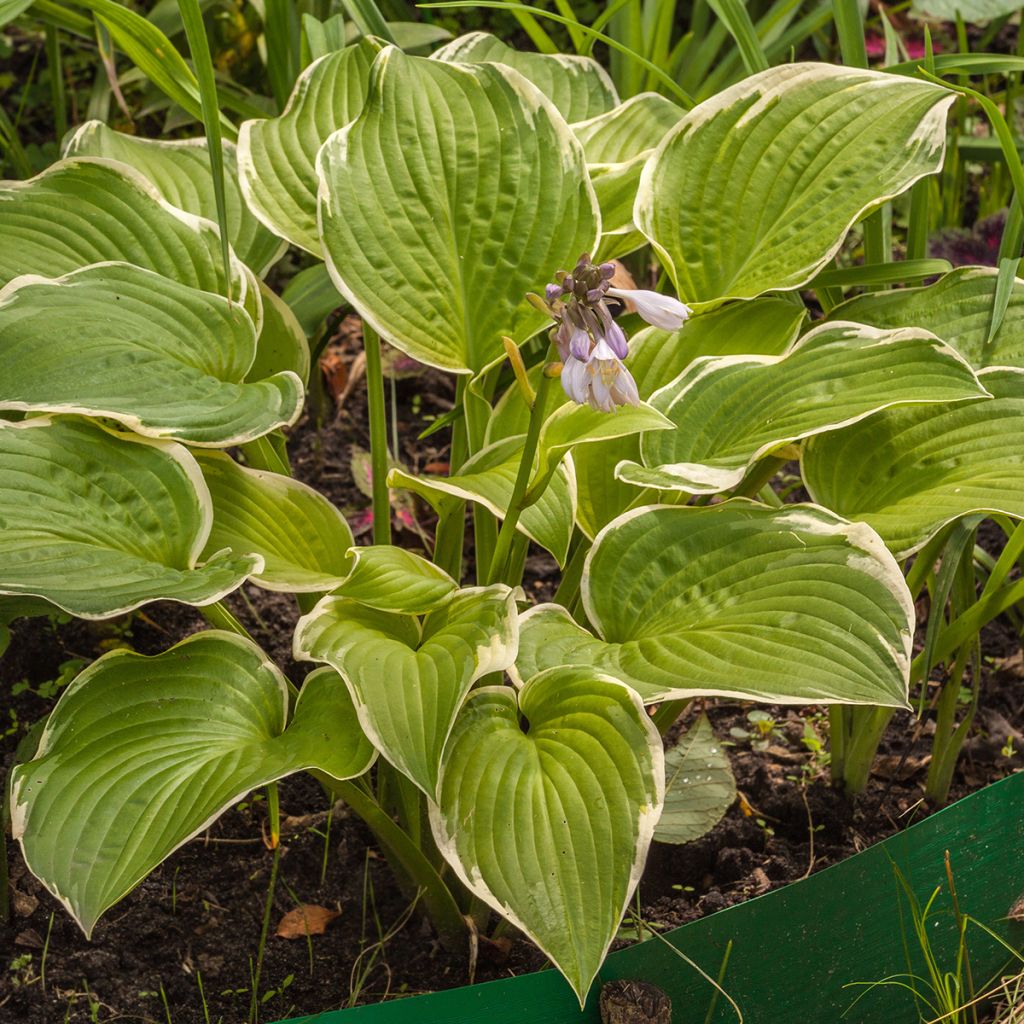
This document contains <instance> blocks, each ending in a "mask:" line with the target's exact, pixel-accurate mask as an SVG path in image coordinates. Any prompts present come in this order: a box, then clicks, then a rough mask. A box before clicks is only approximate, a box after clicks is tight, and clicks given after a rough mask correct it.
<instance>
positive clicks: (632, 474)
mask: <svg viewBox="0 0 1024 1024" xmlns="http://www.w3.org/2000/svg"><path fill="white" fill-rule="evenodd" d="M985 397H988V392H987V391H985V389H984V388H983V387H982V386H981V384H979V383H978V379H977V377H975V375H974V372H973V371H972V370H971V368H970V366H969V365H968V364H967V362H966V361H964V360H963V359H962V358H961V357H960V356H959V355H958V354H957V353H956V352H955V351H954V350H953V349H952V348H950V347H949V346H948V345H947V344H946V343H945V342H942V341H940V340H939V339H938V338H936V337H935V336H934V335H932V334H929V333H928V332H927V331H921V330H916V329H913V328H910V329H902V330H896V331H879V330H876V329H875V328H873V327H863V326H861V325H859V324H851V323H842V322H837V323H828V324H824V325H822V326H820V327H817V328H815V329H814V330H813V331H810V332H808V333H807V334H805V335H804V336H803V337H802V338H801V339H800V340H799V341H798V342H797V343H796V345H794V346H793V348H791V349H790V350H789V351H788V352H787V353H786V354H785V355H782V356H724V357H719V358H717V359H715V358H711V359H701V360H698V361H697V362H695V363H693V364H691V365H690V367H689V368H687V369H686V370H684V371H683V372H682V373H681V374H680V375H679V377H677V378H676V380H674V381H673V382H672V383H671V384H668V385H666V386H665V387H663V388H661V389H660V390H659V391H657V392H655V394H654V395H653V396H652V397H651V404H652V405H653V406H654V407H655V408H656V409H658V410H660V411H661V412H663V413H664V414H665V415H666V416H667V417H668V418H669V419H670V420H671V421H672V422H673V424H675V428H676V429H675V430H672V431H667V430H666V431H658V432H656V433H651V434H646V435H644V437H642V438H641V440H640V452H641V455H642V457H643V465H640V464H638V463H636V462H623V463H621V464H620V465H619V466H618V467H616V470H615V475H616V477H617V478H618V479H619V480H623V481H625V482H626V483H630V484H633V485H634V486H636V487H651V488H655V489H657V490H662V491H672V490H676V491H685V492H688V493H690V494H719V493H721V492H722V491H728V490H730V489H732V488H733V487H736V486H737V485H738V484H739V483H740V481H741V480H742V479H743V477H744V476H745V475H746V473H747V471H748V470H749V469H750V468H751V466H753V465H754V463H755V462H757V460H758V459H760V458H762V457H763V456H765V455H768V454H769V453H771V452H772V451H775V450H776V449H777V448H779V447H781V446H783V445H786V444H790V443H792V442H794V441H800V440H803V439H804V438H807V437H811V436H812V435H814V434H821V433H824V432H826V431H829V430H840V429H842V428H844V427H847V426H850V425H851V424H853V423H856V422H858V421H859V420H862V419H864V418H865V417H866V416H870V415H871V414H872V413H874V412H878V411H879V410H881V409H886V408H889V407H890V406H894V405H905V404H911V403H920V402H956V401H961V400H965V399H972V398H985Z"/></svg>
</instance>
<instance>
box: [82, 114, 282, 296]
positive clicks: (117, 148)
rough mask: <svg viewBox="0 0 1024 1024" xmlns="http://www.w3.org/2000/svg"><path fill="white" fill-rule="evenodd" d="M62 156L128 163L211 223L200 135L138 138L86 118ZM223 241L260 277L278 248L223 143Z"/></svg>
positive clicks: (213, 206)
mask: <svg viewBox="0 0 1024 1024" xmlns="http://www.w3.org/2000/svg"><path fill="white" fill-rule="evenodd" d="M64 155H65V156H68V157H75V156H90V157H104V158H106V159H109V160H114V161H118V162H120V163H122V164H127V165H128V166H129V167H133V168H134V169H135V170H136V171H138V172H139V173H140V174H142V175H143V176H145V177H146V178H147V179H149V181H150V182H152V184H153V186H154V187H155V188H156V190H157V192H159V193H160V195H161V196H162V197H163V198H164V199H165V200H167V202H168V203H170V204H171V205H172V206H176V207H178V209H179V210H185V211H186V212H187V213H194V214H198V215H199V216H200V217H205V218H206V219H207V220H209V221H212V222H213V223H215V224H216V223H217V203H216V200H215V199H214V191H213V176H212V175H211V173H210V151H209V147H208V145H207V141H206V139H205V138H198V139H140V138H136V137H135V136H132V135H125V134H124V133H123V132H116V131H114V130H113V129H112V128H108V127H107V126H106V125H105V124H104V123H103V122H102V121H86V123H85V124H83V125H82V126H81V127H80V128H78V129H77V130H76V131H75V133H74V134H73V135H72V136H71V138H70V139H69V140H68V142H67V145H66V146H65V147H64ZM224 158H225V159H224V169H225V172H226V173H225V176H224V185H225V199H226V200H227V214H228V241H230V242H231V247H232V249H234V251H235V254H236V255H237V256H238V258H239V259H240V260H241V261H242V262H243V263H245V264H247V265H248V266H250V267H251V268H252V269H253V270H254V271H255V272H256V273H257V274H258V275H260V276H261V277H262V275H263V274H264V273H266V271H267V269H268V268H269V267H270V265H271V264H272V263H274V262H275V261H276V260H277V259H278V258H279V257H280V256H281V255H282V253H283V252H284V245H283V243H282V242H281V240H280V239H279V238H278V237H277V236H276V235H274V234H273V233H272V232H270V231H268V230H267V229H266V228H265V227H264V226H263V225H262V224H260V222H259V221H258V220H256V218H255V217H254V216H253V215H252V213H251V212H250V211H249V208H248V207H247V206H246V205H245V200H244V199H243V198H242V194H241V192H240V191H239V187H238V169H237V165H236V158H235V146H234V143H231V142H227V141H225V142H224Z"/></svg>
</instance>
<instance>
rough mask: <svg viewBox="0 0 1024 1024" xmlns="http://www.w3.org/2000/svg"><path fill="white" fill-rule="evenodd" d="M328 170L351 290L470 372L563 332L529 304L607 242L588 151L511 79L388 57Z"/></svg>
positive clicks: (326, 232) (400, 330)
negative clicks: (509, 348) (505, 342)
mask: <svg viewBox="0 0 1024 1024" xmlns="http://www.w3.org/2000/svg"><path fill="white" fill-rule="evenodd" d="M317 171H318V174H319V176H320V180H321V188H320V227H321V235H322V239H323V245H324V255H325V258H326V260H327V267H328V270H329V271H330V273H331V278H332V280H333V281H334V283H335V285H336V286H337V288H338V290H339V291H340V292H341V293H342V295H344V296H345V298H346V299H347V300H348V301H349V302H351V303H352V304H353V305H354V306H355V307H356V308H357V310H358V311H359V312H360V314H361V315H362V316H363V318H364V319H365V320H366V321H367V322H368V323H370V324H371V326H373V327H374V328H375V329H376V330H377V331H379V332H380V333H381V334H382V335H383V336H384V337H385V338H387V340H388V341H390V342H392V343H393V344H394V345H395V346H396V347H397V348H399V349H401V350H402V351H403V352H405V353H406V354H407V355H410V356H412V357H413V358H414V359H419V360H420V361H421V362H424V363H427V364H429V365H431V366H436V367H439V368H440V369H444V370H452V371H455V372H457V373H465V372H473V373H477V372H479V371H480V370H482V369H484V368H485V367H486V366H488V365H489V364H491V363H492V362H494V361H495V360H496V359H498V358H501V357H503V355H504V348H503V346H502V341H501V339H502V336H503V335H507V336H509V337H511V338H512V339H513V340H514V341H516V342H517V343H518V342H522V341H524V340H525V339H526V338H528V337H529V336H531V335H532V334H534V333H536V332H537V331H538V330H540V329H541V328H542V327H543V326H544V325H545V323H546V322H549V321H548V318H547V317H546V315H545V314H544V313H542V312H540V311H538V310H537V309H535V308H534V307H533V306H531V305H530V304H529V303H528V302H527V301H526V299H525V293H526V292H528V291H530V290H531V289H535V288H537V287H538V283H540V284H542V283H543V282H544V281H545V280H549V279H550V278H551V277H552V275H553V274H554V272H555V271H556V270H557V269H558V268H559V267H561V266H564V265H566V264H567V263H571V261H572V260H573V259H575V258H576V256H578V255H579V253H581V252H592V251H593V248H594V245H595V243H596V241H597V237H598V232H599V228H600V223H599V222H600V216H599V213H598V209H597V201H596V199H595V197H594V192H593V188H592V186H591V184H590V178H589V177H588V175H587V170H586V164H585V160H584V157H583V149H582V147H581V146H580V144H579V142H578V141H577V140H576V138H575V136H573V134H572V132H571V131H570V130H569V126H568V125H567V124H566V123H565V121H563V120H562V118H561V116H560V115H559V114H558V112H557V111H556V110H555V109H554V107H553V106H552V105H551V103H550V102H549V101H548V100H546V99H545V98H544V97H543V95H541V93H540V92H539V91H538V90H537V89H536V87H534V86H532V85H531V84H530V83H529V82H527V81H526V80H525V79H524V78H523V77H522V76H521V75H520V74H518V73H517V72H516V71H513V70H511V69H510V68H507V67H505V66H504V65H500V64H447V63H445V62H443V61H439V60H430V59H426V58H421V57H407V56H405V55H404V54H403V53H402V52H401V51H400V50H398V49H396V48H395V47H388V48H387V49H385V50H382V51H381V53H380V55H379V56H378V57H377V60H376V61H375V63H374V66H373V72H372V76H371V85H370V92H369V96H368V98H367V102H366V106H365V107H364V108H363V112H362V113H361V114H360V115H359V117H358V118H357V119H356V120H355V121H354V122H353V123H352V124H351V125H349V126H348V127H347V128H345V129H343V130H341V131H339V132H337V133H335V134H334V135H332V136H331V138H330V139H328V140H327V142H326V143H324V146H323V148H322V149H321V150H320V154H319V156H318V158H317Z"/></svg>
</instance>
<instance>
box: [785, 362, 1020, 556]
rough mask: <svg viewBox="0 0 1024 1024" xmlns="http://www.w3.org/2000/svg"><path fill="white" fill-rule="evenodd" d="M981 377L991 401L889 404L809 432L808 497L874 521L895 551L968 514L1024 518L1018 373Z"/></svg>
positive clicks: (994, 371)
mask: <svg viewBox="0 0 1024 1024" xmlns="http://www.w3.org/2000/svg"><path fill="white" fill-rule="evenodd" d="M978 379H979V380H980V381H981V383H982V384H983V385H984V387H985V388H986V389H988V391H989V392H991V394H992V395H993V396H994V398H992V399H988V400H984V399H982V400H980V401H977V402H957V403H956V404H953V405H941V406H917V407H910V408H905V409H887V410H886V411H885V412H881V413H879V414H878V415H876V416H872V417H871V418H870V419H866V420H864V421H863V422H861V423H858V424H857V425H856V426H853V427H850V428H848V429H846V430H842V431H839V432H837V433H835V434H826V435H823V436H822V437H818V438H814V439H813V440H812V441H810V442H809V443H808V444H807V446H806V448H805V449H804V458H803V476H804V481H805V483H806V485H807V489H808V490H809V491H810V493H811V495H812V496H813V498H814V500H815V501H820V502H822V503H823V504H826V505H828V507H829V508H834V509H835V510H836V511H837V512H838V513H839V514H841V515H844V516H846V517H847V518H848V519H856V520H861V521H863V522H865V523H867V524H868V525H870V526H871V527H872V528H873V529H875V530H877V531H878V533H879V534H880V535H881V537H882V539H883V540H884V541H885V543H886V544H887V545H888V546H889V548H890V550H892V552H893V553H894V554H895V555H896V557H898V558H903V557H905V556H907V555H909V554H911V553H913V552H914V551H916V550H917V549H918V548H920V547H921V546H922V545H923V544H924V543H925V542H926V541H927V540H928V539H929V538H930V537H932V536H934V535H935V533H937V532H938V531H939V530H940V529H941V528H942V527H943V526H944V525H945V524H946V523H949V522H952V521H953V520H955V519H959V518H960V517H961V516H964V515H968V514H969V513H972V512H1002V513H1005V514H1006V515H1010V516H1015V517H1017V518H1024V370H1019V369H1003V368H999V367H993V368H991V369H988V370H982V371H981V372H979V374H978Z"/></svg>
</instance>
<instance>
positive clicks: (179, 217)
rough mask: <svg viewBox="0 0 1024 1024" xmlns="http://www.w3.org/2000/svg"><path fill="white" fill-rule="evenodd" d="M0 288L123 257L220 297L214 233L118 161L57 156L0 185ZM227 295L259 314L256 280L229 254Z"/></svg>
mask: <svg viewBox="0 0 1024 1024" xmlns="http://www.w3.org/2000/svg"><path fill="white" fill-rule="evenodd" d="M0 211H2V215H0V287H2V286H3V285H6V284H7V283H8V282H9V281H11V280H12V279H13V278H15V277H20V276H22V275H24V274H38V275H40V276H41V277H60V276H62V275H64V274H68V273H70V272H71V271H73V270H79V269H81V268H82V267H86V266H90V265H91V264H94V263H104V262H108V261H124V262H126V263H132V264H134V265H135V266H138V267H143V268H145V269H146V270H152V271H154V272H155V273H157V274H162V275H163V276H164V277H169V278H172V279H174V280H175V281H179V282H181V283H182V284H186V285H189V286H190V287H192V288H199V289H202V290H203V291H207V292H216V293H217V294H220V295H223V294H224V292H225V287H224V264H223V260H222V258H221V247H220V235H219V232H218V231H217V226H216V225H215V224H214V223H212V222H211V221H208V220H204V219H203V218H201V217H197V216H196V215H195V214H191V213H185V212H184V211H183V210H179V209H178V208H177V207H176V206H172V205H171V204H170V203H168V202H167V201H166V200H165V199H163V198H162V197H161V196H160V194H159V192H157V190H156V188H155V187H154V186H153V185H152V183H151V182H150V181H149V180H148V179H146V178H145V177H143V176H142V175H141V174H140V173H139V172H138V171H135V170H133V169H132V168H131V167H128V166H127V165H125V164H115V163H113V162H111V161H109V160H97V159H92V158H90V157H76V158H73V159H68V160H60V161H58V162H57V163H55V164H53V165H52V166H51V167H48V168H47V169H46V170H45V171H43V172H42V173H41V174H38V175H36V177H34V178H30V179H29V180H28V181H5V182H0ZM231 267H232V281H231V295H232V297H233V298H234V300H235V301H236V302H240V303H242V304H243V305H246V306H247V308H249V311H250V313H252V314H253V316H254V319H257V318H258V317H259V315H260V311H259V308H258V305H257V306H255V307H252V306H250V302H252V301H255V302H256V303H258V301H259V299H258V297H255V298H254V297H253V295H252V292H253V291H254V290H255V287H256V285H255V279H254V278H253V276H252V272H251V271H248V270H247V269H246V268H245V267H244V265H243V264H242V263H241V262H239V260H238V258H237V257H236V256H232V259H231Z"/></svg>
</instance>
